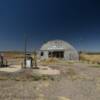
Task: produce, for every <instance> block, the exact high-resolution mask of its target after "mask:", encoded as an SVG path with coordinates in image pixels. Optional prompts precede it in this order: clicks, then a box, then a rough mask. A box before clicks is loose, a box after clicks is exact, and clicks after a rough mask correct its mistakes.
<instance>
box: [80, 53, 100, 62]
mask: <svg viewBox="0 0 100 100" xmlns="http://www.w3.org/2000/svg"><path fill="white" fill-rule="evenodd" d="M80 59H81V60H83V61H88V62H92V63H100V54H80Z"/></svg>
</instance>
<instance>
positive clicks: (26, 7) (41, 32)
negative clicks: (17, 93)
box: [0, 0, 100, 51]
mask: <svg viewBox="0 0 100 100" xmlns="http://www.w3.org/2000/svg"><path fill="white" fill-rule="evenodd" d="M99 5H100V1H98V0H0V50H1V51H2V50H23V49H24V37H25V34H27V38H28V49H29V50H31V51H32V50H33V49H39V48H40V47H41V45H42V44H43V43H44V42H45V41H48V40H54V39H61V40H65V41H67V42H69V43H71V44H72V45H73V46H74V47H75V48H76V49H78V50H82V51H100V6H99Z"/></svg>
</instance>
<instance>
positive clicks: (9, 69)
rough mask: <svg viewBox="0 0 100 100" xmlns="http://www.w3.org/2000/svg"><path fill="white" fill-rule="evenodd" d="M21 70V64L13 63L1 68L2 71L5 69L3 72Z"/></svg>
mask: <svg viewBox="0 0 100 100" xmlns="http://www.w3.org/2000/svg"><path fill="white" fill-rule="evenodd" d="M19 70H21V66H20V65H11V66H9V67H4V68H0V71H3V72H16V71H19Z"/></svg>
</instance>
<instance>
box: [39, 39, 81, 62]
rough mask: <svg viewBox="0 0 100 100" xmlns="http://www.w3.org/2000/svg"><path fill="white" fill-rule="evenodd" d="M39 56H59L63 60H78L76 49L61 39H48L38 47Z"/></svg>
mask: <svg viewBox="0 0 100 100" xmlns="http://www.w3.org/2000/svg"><path fill="white" fill-rule="evenodd" d="M40 58H41V59H48V58H61V59H65V60H79V54H78V52H77V50H76V49H75V48H74V47H73V46H72V45H70V44H69V43H67V42H65V41H63V40H53V41H48V42H47V43H45V44H43V46H42V47H41V48H40Z"/></svg>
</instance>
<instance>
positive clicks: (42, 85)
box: [0, 63, 100, 100]
mask: <svg viewBox="0 0 100 100" xmlns="http://www.w3.org/2000/svg"><path fill="white" fill-rule="evenodd" d="M90 66H95V65H89V64H82V63H77V64H74V65H66V66H59V65H57V66H56V67H55V66H54V68H57V69H59V70H61V71H62V75H61V76H60V77H59V78H57V79H56V78H55V79H54V80H50V79H47V80H39V81H32V80H27V81H15V80H0V100H100V68H93V67H90ZM52 67H53V66H52Z"/></svg>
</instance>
